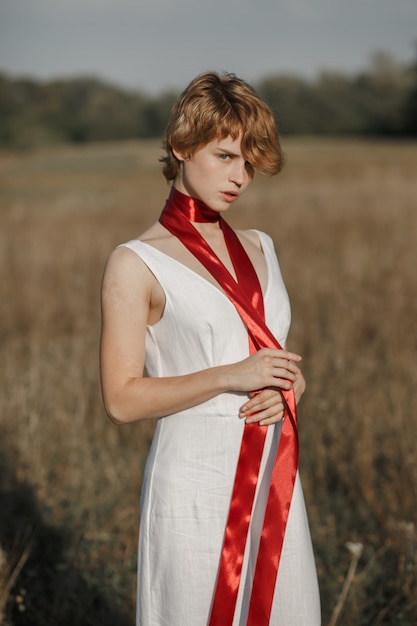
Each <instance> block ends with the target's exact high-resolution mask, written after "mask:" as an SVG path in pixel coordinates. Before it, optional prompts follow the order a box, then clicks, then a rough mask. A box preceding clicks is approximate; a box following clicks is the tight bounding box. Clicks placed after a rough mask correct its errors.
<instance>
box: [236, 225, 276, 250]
mask: <svg viewBox="0 0 417 626" xmlns="http://www.w3.org/2000/svg"><path fill="white" fill-rule="evenodd" d="M236 232H237V234H238V235H239V237H241V238H242V239H246V241H249V242H250V243H251V244H252V245H254V246H256V247H257V248H258V249H259V250H264V248H265V246H268V247H270V248H272V249H273V247H274V242H273V240H272V237H270V235H268V234H267V233H265V232H263V231H262V230H257V229H255V228H251V229H250V230H238V231H236Z"/></svg>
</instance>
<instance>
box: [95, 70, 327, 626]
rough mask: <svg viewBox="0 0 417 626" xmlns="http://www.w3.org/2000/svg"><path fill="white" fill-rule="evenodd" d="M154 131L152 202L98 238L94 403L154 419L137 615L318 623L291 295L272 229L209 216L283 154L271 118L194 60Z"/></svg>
mask: <svg viewBox="0 0 417 626" xmlns="http://www.w3.org/2000/svg"><path fill="white" fill-rule="evenodd" d="M165 148H166V153H167V154H166V157H165V158H164V159H163V161H164V170H163V172H164V175H165V177H166V178H167V180H168V181H169V182H171V183H172V184H171V191H170V194H169V198H168V200H167V202H166V205H165V207H164V209H163V211H162V213H161V217H160V219H159V221H158V222H156V223H155V224H153V225H152V226H151V227H150V228H149V230H147V231H146V232H145V233H143V234H142V235H141V236H140V237H139V238H138V239H134V240H132V241H130V242H128V243H126V244H123V245H121V246H119V247H118V248H116V250H114V251H113V252H112V254H111V255H110V258H109V260H108V263H107V266H106V269H105V273H104V278H103V287H102V319H103V324H102V341H101V377H102V388H103V397H104V403H105V407H106V410H107V413H108V414H109V416H110V418H111V419H112V420H113V421H114V422H115V423H117V424H123V423H127V422H132V421H134V420H140V419H145V418H150V417H157V418H158V421H157V426H156V431H155V436H154V440H153V444H152V447H151V450H150V453H149V457H148V461H147V465H146V471H145V478H144V484H143V489H142V499H141V522H140V537H139V563H138V604H137V625H138V626H206V625H209V626H232V624H233V626H243V625H245V624H248V625H249V626H263V625H266V624H276V625H280V626H281V625H284V624H285V626H292V625H294V626H318V624H319V623H320V603H319V595H318V587H317V576H316V570H315V564H314V557H313V552H312V547H311V540H310V533H309V528H308V522H307V518H306V513H305V506H304V500H303V494H302V489H301V485H300V481H299V477H298V472H297V463H298V439H297V418H296V404H297V402H298V401H299V399H300V397H301V395H302V393H303V391H304V388H305V383H304V378H303V376H302V373H301V371H300V369H299V365H298V364H299V362H300V360H301V357H300V356H299V355H297V354H294V353H292V352H289V351H288V350H286V349H285V342H286V336H287V333H288V329H289V324H290V308H289V302H288V297H287V293H286V290H285V287H284V284H283V281H282V277H281V273H280V269H279V265H278V261H277V259H276V256H275V252H274V247H273V243H272V240H271V239H270V238H269V236H267V235H266V234H264V233H262V232H259V231H256V230H250V231H238V232H237V231H234V230H232V229H231V228H230V227H229V226H228V225H227V223H226V222H225V220H224V219H223V215H224V214H225V213H226V212H227V211H228V210H229V209H230V208H231V207H232V205H233V204H235V203H236V202H237V201H238V199H239V197H240V195H241V194H242V193H243V192H244V191H245V189H246V188H247V186H248V185H249V184H250V182H251V181H252V179H253V176H254V172H255V171H257V170H258V171H260V172H263V173H267V174H271V175H272V174H276V173H278V172H279V171H280V170H281V168H282V166H283V156H282V151H281V148H280V144H279V139H278V133H277V129H276V126H275V123H274V119H273V116H272V113H271V111H270V109H269V108H268V107H267V105H266V104H265V103H264V102H263V101H262V100H261V99H260V98H259V97H258V95H257V94H256V92H255V91H254V90H253V89H252V87H250V86H249V85H248V84H247V83H245V82H244V81H242V80H241V79H238V78H236V77H235V76H233V75H224V76H219V75H218V74H216V73H212V72H208V73H205V74H202V75H200V76H198V77H197V78H196V79H194V80H193V81H192V82H191V83H190V85H189V86H188V87H187V88H186V90H185V91H184V92H183V94H182V95H181V97H180V98H179V100H178V102H177V103H176V105H175V106H174V108H173V110H172V114H171V118H170V121H169V124H168V127H167V131H166V136H165ZM145 368H146V372H147V376H144V369H145Z"/></svg>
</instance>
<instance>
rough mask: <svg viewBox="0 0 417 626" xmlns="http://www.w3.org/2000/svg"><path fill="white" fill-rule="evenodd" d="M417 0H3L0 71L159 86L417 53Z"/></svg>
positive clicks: (308, 72) (314, 70)
mask: <svg viewBox="0 0 417 626" xmlns="http://www.w3.org/2000/svg"><path fill="white" fill-rule="evenodd" d="M416 42H417V0H206V1H205V2H201V1H197V0H0V71H6V72H7V73H10V74H12V75H19V76H20V75H31V76H34V77H38V78H51V77H58V76H59V77H67V76H74V75H95V76H98V77H101V78H104V79H107V80H110V81H111V82H113V83H116V84H119V85H122V86H127V87H132V88H134V89H141V90H143V91H145V92H148V93H159V92H161V91H163V90H165V89H169V88H170V87H173V88H175V89H178V88H182V87H184V86H185V85H186V84H187V83H188V82H189V81H190V80H191V78H193V77H194V76H195V75H196V74H197V73H199V72H201V71H204V70H207V69H215V70H227V71H230V72H234V73H236V74H238V75H239V76H241V77H242V78H245V79H247V80H249V81H257V80H259V79H260V78H262V77H265V76H267V75H271V74H273V75H276V74H282V73H293V74H298V75H301V76H305V77H311V78H314V77H315V76H316V75H317V74H318V73H319V72H320V71H322V70H340V71H342V72H347V73H354V72H356V71H358V70H360V69H363V68H366V67H368V66H369V62H370V58H371V55H372V54H373V53H375V52H377V51H386V52H388V53H390V54H391V55H392V56H393V57H394V58H395V59H396V60H397V61H398V62H400V63H404V62H409V61H410V60H411V59H413V58H414V57H415V44H416Z"/></svg>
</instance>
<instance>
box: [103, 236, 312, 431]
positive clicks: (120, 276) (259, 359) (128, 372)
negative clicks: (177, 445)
mask: <svg viewBox="0 0 417 626" xmlns="http://www.w3.org/2000/svg"><path fill="white" fill-rule="evenodd" d="M158 289H159V292H158ZM160 300H161V288H160V286H159V284H158V283H157V281H156V279H155V277H154V276H153V274H152V273H151V272H150V270H149V269H148V268H147V266H146V265H145V264H144V263H143V261H142V260H141V259H140V258H139V257H138V256H137V255H135V254H134V253H133V252H132V251H131V250H129V249H127V248H123V247H122V248H117V249H116V250H115V251H114V252H113V253H112V255H111V256H110V258H109V261H108V263H107V266H106V269H105V273H104V277H103V284H102V333H101V349H100V370H101V382H102V390H103V399H104V404H105V408H106V411H107V413H108V415H109V417H110V418H111V419H112V421H114V422H115V423H117V424H122V423H126V422H132V421H135V420H140V419H144V418H151V417H160V416H163V415H170V414H171V413H175V412H177V411H181V410H184V409H187V408H190V407H192V406H195V405H197V404H200V403H202V402H205V401H206V400H209V399H211V398H213V397H214V396H216V395H218V394H220V393H223V392H225V391H244V392H250V391H253V390H256V389H263V388H265V387H271V386H275V387H277V388H281V389H288V388H289V387H291V385H292V383H293V381H295V380H296V376H297V369H298V368H297V367H296V365H295V363H293V362H294V361H298V360H300V357H299V356H298V355H296V354H293V353H290V352H287V351H282V350H273V349H263V350H261V351H259V352H258V353H256V354H255V355H252V356H250V357H248V358H247V359H244V360H242V361H240V362H238V363H232V364H230V365H221V366H218V367H213V368H209V369H205V370H202V371H200V372H195V373H192V374H187V375H184V376H174V377H164V378H151V377H149V378H148V377H144V375H143V371H144V363H145V336H146V326H147V324H148V323H150V321H151V320H152V319H153V317H154V316H155V314H156V312H157V310H158V309H160V308H161V302H160Z"/></svg>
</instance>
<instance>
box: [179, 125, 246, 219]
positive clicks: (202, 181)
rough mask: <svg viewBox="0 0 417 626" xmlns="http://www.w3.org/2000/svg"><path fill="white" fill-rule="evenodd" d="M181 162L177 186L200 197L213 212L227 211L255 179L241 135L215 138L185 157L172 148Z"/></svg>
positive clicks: (188, 194)
mask: <svg viewBox="0 0 417 626" xmlns="http://www.w3.org/2000/svg"><path fill="white" fill-rule="evenodd" d="M173 152H174V155H175V156H176V157H177V159H179V160H180V161H181V169H180V172H179V174H178V176H177V177H176V179H175V181H174V187H175V188H176V189H178V191H180V192H181V193H184V194H186V195H187V196H191V197H193V198H196V199H197V200H201V201H202V202H204V204H206V205H207V206H208V207H209V208H210V209H213V210H214V211H219V212H223V211H226V210H227V209H228V208H229V206H230V205H231V204H232V203H233V202H235V200H237V199H238V197H239V196H240V195H241V194H242V193H243V192H244V191H245V189H246V187H247V186H248V185H249V183H250V182H251V180H252V171H251V168H250V166H249V164H248V163H247V162H246V161H245V159H244V157H243V155H242V151H241V138H240V136H239V137H238V138H237V139H232V137H230V136H229V137H226V138H225V139H215V140H214V141H211V142H210V143H208V144H207V145H205V146H204V147H203V148H200V149H199V150H197V152H195V153H194V154H193V155H192V156H191V157H188V158H186V157H185V156H184V155H182V154H181V153H179V152H177V151H176V150H175V149H174V150H173Z"/></svg>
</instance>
